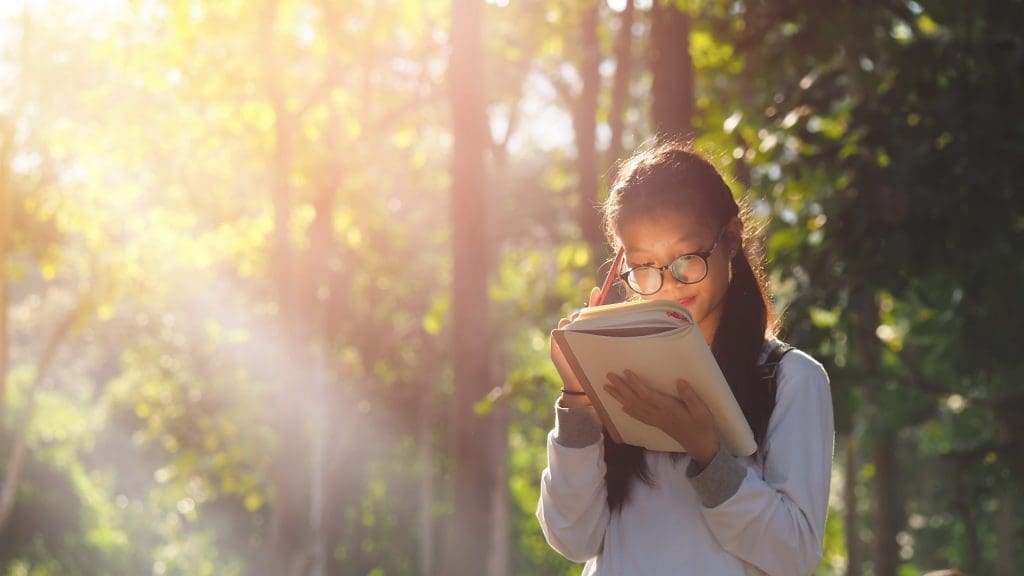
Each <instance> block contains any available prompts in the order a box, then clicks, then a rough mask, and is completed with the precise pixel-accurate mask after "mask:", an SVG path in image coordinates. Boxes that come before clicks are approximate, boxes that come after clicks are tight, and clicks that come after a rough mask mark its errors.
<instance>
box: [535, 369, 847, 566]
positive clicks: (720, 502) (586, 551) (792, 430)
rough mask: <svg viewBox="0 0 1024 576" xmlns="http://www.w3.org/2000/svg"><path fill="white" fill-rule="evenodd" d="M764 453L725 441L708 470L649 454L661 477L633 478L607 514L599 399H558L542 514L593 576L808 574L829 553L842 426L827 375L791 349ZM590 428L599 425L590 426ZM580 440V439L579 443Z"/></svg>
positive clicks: (553, 535)
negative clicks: (579, 403) (562, 402)
mask: <svg viewBox="0 0 1024 576" xmlns="http://www.w3.org/2000/svg"><path fill="white" fill-rule="evenodd" d="M777 378H778V395H777V402H776V406H775V410H774V412H773V413H772V416H771V419H770V421H769V424H768V432H767V439H766V442H765V445H764V448H765V450H764V453H765V457H764V462H763V463H764V466H762V465H761V464H762V462H761V460H760V456H758V455H755V456H753V457H745V458H733V457H732V456H731V455H729V454H728V452H726V451H725V449H724V448H723V449H722V450H720V451H719V453H718V455H717V456H715V458H714V459H713V460H712V461H711V462H710V463H709V464H708V465H707V467H706V468H705V469H704V470H697V469H696V468H695V466H688V465H689V464H690V459H689V457H685V456H684V457H683V458H681V459H680V460H679V461H678V462H673V459H672V457H671V455H670V454H668V453H663V452H651V451H648V452H646V458H647V464H648V466H649V468H650V471H651V477H652V478H653V480H654V485H653V486H649V485H647V484H645V483H644V482H642V481H640V480H637V479H633V480H632V481H631V482H630V488H629V497H628V499H627V500H626V502H625V504H624V505H623V507H622V510H621V512H616V513H614V514H611V513H609V509H608V504H607V496H606V491H605V482H604V473H605V463H604V443H603V441H602V437H601V432H600V423H599V422H598V421H597V418H596V415H595V414H594V412H593V408H578V409H571V410H570V409H566V408H562V407H559V408H558V409H557V412H558V424H557V426H556V428H555V429H554V430H552V431H551V433H550V434H549V435H548V441H547V449H548V467H547V468H546V469H545V470H544V473H543V475H542V479H541V491H540V502H539V503H538V506H537V518H538V519H539V520H540V525H541V529H542V530H543V532H544V536H545V538H547V541H548V543H549V544H550V545H551V546H552V547H553V548H554V549H555V550H557V551H558V552H559V553H561V554H562V555H563V556H565V557H566V558H568V559H569V560H573V561H575V562H586V566H585V567H584V569H583V576H592V575H601V576H613V575H615V576H658V575H665V576H668V575H672V576H685V575H700V576H708V575H713V576H729V575H736V576H741V575H752V574H756V575H763V574H768V575H770V576H801V575H807V574H811V573H813V572H814V570H815V567H816V566H817V564H818V561H819V560H820V559H821V545H822V538H823V536H824V533H825V517H826V514H827V512H828V492H829V481H830V478H831V472H832V447H833V435H834V424H833V418H832V398H831V393H830V391H829V382H828V376H827V375H826V373H825V370H824V369H823V368H822V366H821V364H819V363H818V362H817V361H815V360H814V359H813V358H811V357H810V356H808V355H807V354H804V353H803V352H801V351H799V350H793V351H791V352H790V353H788V354H786V355H785V356H784V357H783V359H782V362H781V364H780V369H779V372H778V376H777ZM588 430H589V431H588ZM571 446H579V447H571Z"/></svg>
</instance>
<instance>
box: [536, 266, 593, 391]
mask: <svg viewBox="0 0 1024 576" xmlns="http://www.w3.org/2000/svg"><path fill="white" fill-rule="evenodd" d="M600 293H601V289H600V288H598V287H597V286H594V287H593V288H592V289H591V290H590V298H589V299H588V300H587V302H588V305H589V306H593V305H594V304H596V303H597V297H598V295H600ZM577 316H579V312H578V311H577V312H573V313H572V315H571V316H569V317H568V318H562V319H561V320H559V321H558V327H559V328H564V327H565V325H566V324H568V323H570V322H572V321H573V320H575V319H576V317H577ZM548 347H549V348H550V350H551V362H552V363H553V364H554V365H555V369H556V370H558V375H559V376H561V377H562V387H563V388H565V389H566V390H573V391H576V392H583V386H582V385H580V381H579V380H577V379H576V376H574V375H573V373H572V370H571V369H570V368H569V362H568V361H567V360H566V359H565V354H563V353H562V351H561V350H559V349H558V344H556V343H555V340H554V338H551V339H550V341H549V342H548ZM563 401H564V402H565V403H566V404H571V405H590V400H588V399H587V397H586V396H578V395H577V396H567V397H566V398H564V399H563Z"/></svg>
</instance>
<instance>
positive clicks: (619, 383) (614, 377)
mask: <svg viewBox="0 0 1024 576" xmlns="http://www.w3.org/2000/svg"><path fill="white" fill-rule="evenodd" d="M608 380H610V381H611V383H612V384H614V385H615V388H616V389H617V390H618V391H619V394H620V396H621V397H622V402H623V404H625V403H626V402H631V403H635V402H638V401H639V400H640V398H639V396H637V394H636V391H635V390H633V388H632V387H631V386H630V385H629V382H626V381H625V380H623V379H622V378H621V377H619V375H618V374H615V373H613V372H609V373H608Z"/></svg>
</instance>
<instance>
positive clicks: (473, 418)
mask: <svg viewBox="0 0 1024 576" xmlns="http://www.w3.org/2000/svg"><path fill="white" fill-rule="evenodd" d="M480 20H481V5H480V2H478V1H476V0H455V2H454V3H453V7H452V53H451V63H450V69H449V82H450V85H451V103H452V122H453V128H454V145H453V159H452V160H453V162H452V172H453V174H452V198H451V210H452V212H451V216H452V228H453V245H454V246H453V248H454V263H455V270H454V281H453V283H454V286H453V289H454V293H453V298H452V301H453V302H454V305H453V323H452V326H453V339H454V342H453V359H452V361H453V364H454V366H453V368H454V370H453V372H454V376H455V382H454V384H455V386H454V388H455V391H454V397H453V399H452V406H451V434H452V436H451V445H452V459H453V509H452V518H451V521H450V523H449V526H448V534H447V541H446V544H445V554H444V564H443V566H444V568H443V574H445V575H461V574H476V573H479V571H480V570H481V569H483V568H484V567H486V566H487V558H488V556H489V554H490V553H491V550H490V542H489V541H490V530H489V527H488V520H489V518H490V511H491V507H490V489H491V486H492V480H491V478H490V475H491V469H490V466H491V463H490V450H491V436H490V434H489V430H490V422H489V421H488V419H487V418H484V417H482V416H479V415H477V414H476V413H475V412H474V410H473V407H474V405H475V404H476V403H477V402H478V401H479V400H480V399H482V398H483V397H484V396H485V395H486V394H487V388H488V385H489V383H490V381H491V380H490V373H489V371H488V360H489V359H490V353H489V350H490V346H489V343H488V335H489V329H488V305H487V274H486V270H487V268H488V267H487V236H486V229H487V228H486V222H485V220H486V194H485V193H484V191H485V188H486V183H485V177H484V164H483V162H484V157H483V153H484V151H485V150H486V149H487V144H488V142H487V137H486V135H487V127H486V122H485V116H484V101H483V86H482V81H481V78H482V77H483V62H482V50H483V47H482V42H481V24H480Z"/></svg>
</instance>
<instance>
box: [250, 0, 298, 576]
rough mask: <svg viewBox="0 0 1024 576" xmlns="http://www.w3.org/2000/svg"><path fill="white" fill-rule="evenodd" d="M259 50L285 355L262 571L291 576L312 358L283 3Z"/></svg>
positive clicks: (265, 26) (270, 9) (268, 20)
mask: <svg viewBox="0 0 1024 576" xmlns="http://www.w3.org/2000/svg"><path fill="white" fill-rule="evenodd" d="M262 16H263V20H262V21H261V30H260V32H261V34H260V38H259V40H258V41H259V49H260V50H261V51H262V56H263V65H264V72H265V74H266V84H265V88H266V90H267V93H268V95H269V98H270V103H271V106H272V107H273V109H274V131H275V133H274V150H273V157H272V158H271V163H270V170H271V175H270V179H271V186H272V189H271V196H272V203H273V209H274V236H273V248H272V253H271V270H272V274H273V278H274V282H275V292H276V296H277V302H278V309H279V312H278V313H279V318H280V326H281V335H282V340H281V341H282V342H283V343H284V344H283V347H282V348H283V350H282V353H283V354H282V355H283V358H282V359H281V364H280V368H279V370H278V373H277V374H276V375H275V377H276V379H277V382H278V388H277V390H276V391H275V396H276V398H275V400H274V403H275V407H276V416H277V418H276V421H275V423H274V424H275V426H274V428H275V431H276V433H277V437H278V443H277V450H276V451H275V453H274V456H273V463H272V464H271V471H270V480H271V484H272V486H273V489H274V500H273V502H272V503H271V508H270V526H269V545H268V546H267V548H266V549H267V553H268V554H269V556H270V557H269V558H268V561H267V562H266V563H265V564H264V565H263V566H262V567H261V568H259V569H262V570H264V571H268V573H270V574H274V575H275V576H276V575H282V576H291V575H293V574H297V573H299V572H301V571H303V567H304V566H303V565H304V563H305V561H306V559H305V554H304V550H305V548H304V542H305V541H306V529H307V527H308V522H307V519H306V510H307V507H306V505H305V498H304V490H305V487H306V486H308V482H307V480H306V472H307V470H306V466H307V458H306V448H307V447H306V443H305V442H304V441H303V440H304V437H303V429H302V416H303V402H302V399H303V398H304V396H305V394H304V393H303V388H308V387H306V386H304V383H305V382H307V381H308V376H309V373H308V370H305V369H303V367H308V366H309V362H308V359H306V358H303V356H304V352H305V351H306V347H305V346H304V345H303V343H304V342H305V340H304V336H305V331H304V330H303V329H302V323H301V321H300V318H299V310H298V306H297V301H298V298H297V290H296V286H295V270H294V268H295V266H294V264H295V257H294V254H293V250H292V248H291V243H290V240H289V228H290V220H291V205H292V199H291V189H290V186H289V184H288V173H289V170H290V168H291V162H292V150H291V146H292V140H293V135H294V134H295V131H296V127H295V119H294V117H293V116H292V114H291V113H290V112H289V111H288V109H287V108H286V105H285V95H284V93H283V85H284V83H283V79H282V74H281V70H280V63H279V62H278V59H277V56H276V54H275V52H274V42H273V39H274V27H275V24H276V18H277V2H276V0H269V1H268V3H267V6H266V7H265V10H264V12H263V15H262Z"/></svg>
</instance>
